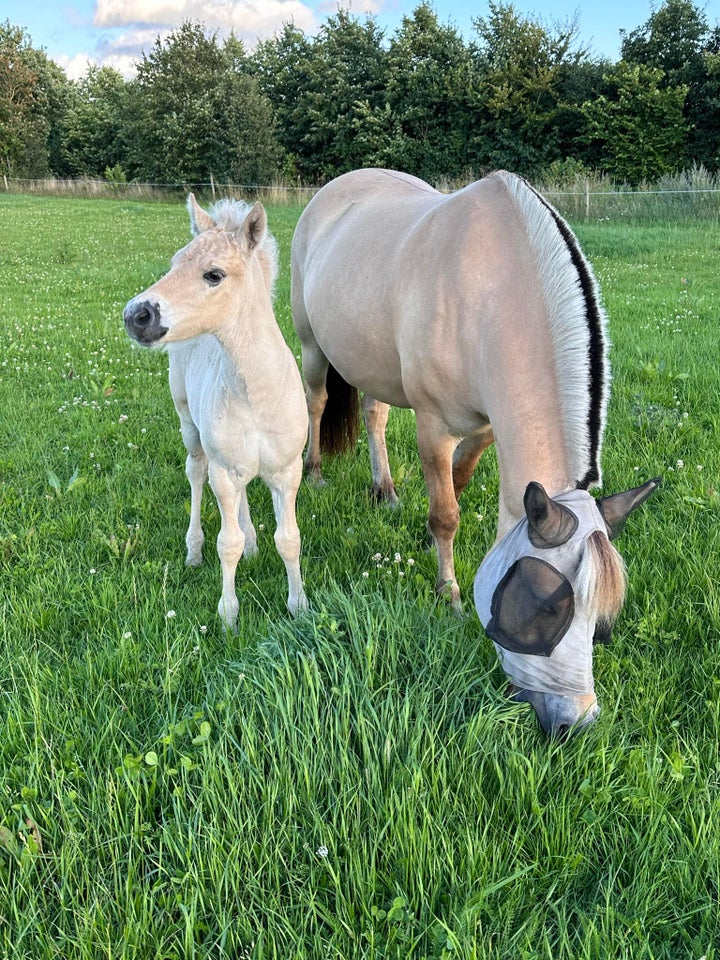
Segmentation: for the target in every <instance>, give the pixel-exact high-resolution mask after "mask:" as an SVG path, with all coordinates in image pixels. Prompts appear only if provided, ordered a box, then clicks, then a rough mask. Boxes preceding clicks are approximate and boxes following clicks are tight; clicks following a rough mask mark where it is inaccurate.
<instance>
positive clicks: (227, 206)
mask: <svg viewBox="0 0 720 960" xmlns="http://www.w3.org/2000/svg"><path fill="white" fill-rule="evenodd" d="M251 210H252V204H249V203H246V202H245V201H244V200H229V199H225V200H218V201H217V202H216V203H214V204H213V205H212V206H211V207H210V209H209V210H208V213H209V214H210V216H211V217H212V218H213V220H214V221H215V223H216V224H217V226H218V227H219V228H220V229H221V230H226V231H227V232H228V233H237V232H238V231H239V230H242V227H243V224H244V223H245V220H246V219H247V215H248V214H249V213H250V211H251ZM257 255H258V258H259V259H260V261H261V264H262V267H263V273H264V274H265V278H266V281H267V285H268V289H269V290H270V292H271V293H272V292H273V288H274V286H275V279H276V277H277V273H278V245H277V241H276V239H275V237H274V236H273V235H272V234H271V233H270V231H269V230H266V231H265V236H264V237H263V240H262V242H261V244H260V246H259V247H258V250H257Z"/></svg>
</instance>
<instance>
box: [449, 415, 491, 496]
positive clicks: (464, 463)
mask: <svg viewBox="0 0 720 960" xmlns="http://www.w3.org/2000/svg"><path fill="white" fill-rule="evenodd" d="M494 439H495V437H494V436H493V432H492V427H491V426H490V424H488V425H487V426H486V427H483V428H482V430H480V432H479V433H476V434H473V435H472V436H469V437H465V439H464V440H462V441H461V442H460V443H459V444H458V446H457V449H456V450H455V453H454V454H453V471H452V472H453V487H454V488H455V499H456V500H459V499H460V494H461V493H462V492H463V490H464V489H465V487H466V486H467V485H468V483H469V482H470V477H472V475H473V472H474V471H475V467H476V466H477V462H478V460H479V459H480V457H481V455H482V453H483V451H484V450H485V449H486V448H487V447H489V446H490V444H491V443H492V442H493V441H494Z"/></svg>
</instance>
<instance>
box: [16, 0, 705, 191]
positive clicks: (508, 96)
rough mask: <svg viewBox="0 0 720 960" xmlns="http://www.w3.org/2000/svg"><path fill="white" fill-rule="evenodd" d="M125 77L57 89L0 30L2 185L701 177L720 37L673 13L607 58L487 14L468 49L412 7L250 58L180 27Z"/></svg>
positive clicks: (347, 21)
mask: <svg viewBox="0 0 720 960" xmlns="http://www.w3.org/2000/svg"><path fill="white" fill-rule="evenodd" d="M136 67H137V72H136V75H135V76H133V77H132V78H131V79H126V78H124V77H123V76H122V75H121V74H120V73H119V72H118V71H116V70H114V69H112V68H110V67H107V66H103V67H98V66H90V67H89V68H88V69H87V71H86V73H85V75H84V76H83V77H82V78H81V79H80V80H77V81H71V80H69V79H68V78H67V76H66V74H65V73H64V71H63V70H62V69H61V68H60V67H59V66H58V65H57V64H55V63H54V62H53V61H52V60H50V59H49V58H48V57H47V55H46V54H45V52H44V51H43V50H42V49H36V48H35V47H34V46H33V44H32V40H31V38H30V37H29V35H28V34H27V32H26V31H25V29H24V28H22V27H20V26H17V25H14V24H11V23H10V22H9V21H6V22H5V23H0V167H2V171H3V173H4V174H5V175H6V176H12V177H19V178H42V177H46V176H55V177H59V178H76V177H77V178H79V177H90V178H105V179H109V180H115V181H123V182H124V181H139V182H146V183H207V182H209V181H210V179H211V177H214V178H215V180H216V181H220V182H223V181H224V182H232V183H239V184H267V183H271V182H274V181H278V180H283V181H285V182H288V181H289V182H294V183H298V182H299V183H305V184H311V185H318V184H321V183H323V182H325V181H327V180H329V179H330V178H332V177H334V176H337V175H338V174H340V173H343V172H345V171H347V170H350V169H354V168H356V167H362V166H385V167H392V168H398V169H403V170H406V171H408V172H410V173H414V174H416V175H417V176H420V177H422V178H424V179H426V180H429V181H431V182H438V181H442V180H444V181H447V180H469V179H473V178H474V177H477V176H480V175H482V174H483V173H485V172H487V171H488V170H490V169H493V168H498V167H505V168H507V169H511V170H514V171H517V172H519V173H521V174H523V175H525V176H527V177H530V178H539V177H543V176H544V177H548V176H554V178H555V180H556V181H557V180H558V179H562V178H563V177H568V176H571V175H576V174H578V173H579V172H582V171H590V170H592V171H597V172H602V173H604V174H606V175H608V176H610V177H611V178H613V179H614V180H615V181H616V182H620V183H627V184H629V185H633V186H635V185H638V184H640V183H652V182H655V181H656V180H657V179H658V178H660V177H661V176H663V175H664V174H667V173H673V172H675V171H678V170H681V169H687V168H689V167H692V166H696V165H698V166H699V165H702V166H704V167H705V168H707V169H708V170H709V171H710V172H717V171H718V169H719V168H720V25H718V23H715V24H714V25H712V24H710V23H709V21H708V19H707V17H706V16H705V14H704V12H703V11H702V9H700V8H699V7H698V6H696V5H695V4H694V3H692V0H664V2H663V3H662V4H661V5H660V6H659V7H657V8H656V9H655V10H654V11H653V12H652V14H651V15H650V17H649V18H648V20H647V21H646V22H645V23H643V24H641V25H639V26H638V27H637V28H636V29H635V30H632V31H630V32H628V33H625V32H622V31H621V59H620V60H619V61H617V62H611V61H610V60H608V59H606V58H598V57H595V56H593V55H591V54H590V53H589V51H588V50H587V49H586V48H584V47H583V46H582V45H581V44H580V42H579V39H578V35H577V24H576V22H575V21H570V22H568V23H565V24H555V25H552V26H547V25H544V24H543V23H542V22H540V21H538V20H535V19H533V18H530V17H525V16H523V15H521V14H520V13H518V11H517V10H516V9H515V8H514V7H513V6H512V4H510V3H502V2H494V0H490V3H489V7H488V14H487V16H485V17H477V18H476V19H475V20H474V21H473V36H472V38H471V39H470V40H469V41H466V40H465V39H464V38H463V37H462V35H461V34H460V32H459V31H458V30H457V29H456V28H455V27H454V26H452V25H450V24H446V23H441V22H440V21H439V20H438V17H437V15H436V14H435V12H434V10H433V7H432V6H431V5H430V4H429V3H427V2H421V3H420V4H419V5H418V6H417V7H416V8H415V10H414V11H413V13H412V14H411V15H408V16H406V17H404V18H403V21H402V24H401V26H400V27H399V28H398V29H397V30H396V31H395V32H394V33H393V34H392V35H391V36H390V37H387V36H386V34H385V32H384V31H383V30H382V29H381V28H380V27H379V25H378V23H377V21H376V19H375V18H374V17H372V16H366V17H363V18H358V17H356V16H353V15H351V14H350V13H349V12H347V11H344V10H339V11H338V12H337V13H336V14H335V15H333V16H331V17H329V18H328V19H327V20H326V22H325V23H324V24H323V26H322V27H321V29H320V31H319V32H318V33H317V35H314V36H307V35H306V34H305V33H303V32H302V31H301V30H299V29H298V28H296V27H295V26H294V25H293V24H290V23H287V24H285V25H284V26H283V27H282V29H281V30H280V31H279V32H278V33H277V34H276V35H275V36H274V37H272V38H271V39H269V40H266V41H264V42H261V43H259V44H258V45H257V46H256V47H255V48H254V49H253V50H252V51H250V52H248V50H246V48H245V46H244V44H243V43H242V42H241V41H240V40H239V39H238V38H237V37H236V36H235V35H233V34H231V35H230V36H229V37H227V38H225V39H220V38H219V37H218V35H217V33H216V32H212V31H208V30H207V29H206V28H205V26H204V24H203V23H202V22H199V21H190V20H189V21H186V22H184V23H183V24H182V25H181V26H180V27H179V28H178V29H177V30H176V31H174V32H173V33H171V34H170V35H169V36H167V37H166V38H164V39H160V38H158V39H157V40H156V41H155V43H154V45H153V47H152V48H151V49H150V50H149V51H148V52H143V53H142V54H141V56H140V59H139V60H138V62H137V64H136Z"/></svg>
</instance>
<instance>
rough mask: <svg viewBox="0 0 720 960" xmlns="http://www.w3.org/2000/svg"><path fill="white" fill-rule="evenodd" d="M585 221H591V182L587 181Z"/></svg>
mask: <svg viewBox="0 0 720 960" xmlns="http://www.w3.org/2000/svg"><path fill="white" fill-rule="evenodd" d="M585 219H586V220H589V219H590V181H589V180H586V181H585Z"/></svg>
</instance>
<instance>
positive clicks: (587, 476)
mask: <svg viewBox="0 0 720 960" xmlns="http://www.w3.org/2000/svg"><path fill="white" fill-rule="evenodd" d="M491 176H492V177H494V178H497V179H499V180H501V181H502V182H503V183H504V185H505V186H506V188H507V190H508V191H509V193H510V195H511V196H512V198H513V200H514V202H515V204H516V206H517V207H518V209H519V210H520V212H521V214H522V217H523V220H524V222H525V224H526V229H527V236H528V241H529V244H530V247H531V249H532V250H533V251H534V253H535V259H536V266H537V271H538V276H539V278H540V280H541V282H542V284H543V295H544V300H545V305H546V309H547V315H548V318H549V321H550V328H551V335H552V337H553V343H554V353H555V366H556V371H557V376H558V383H559V387H560V402H561V406H562V419H563V427H564V433H565V436H566V438H567V455H568V461H569V464H570V466H571V468H572V471H573V474H572V475H573V477H574V478H575V480H576V483H577V486H578V487H579V488H581V489H588V488H589V487H593V486H600V484H601V467H600V452H601V448H602V438H603V433H604V430H605V420H606V413H607V402H608V394H609V384H610V371H609V366H608V362H607V350H608V341H607V334H606V327H607V318H606V316H605V311H604V310H603V307H602V303H601V300H600V293H599V290H598V286H597V282H596V280H595V276H594V274H593V271H592V268H591V267H590V264H589V263H588V262H587V260H586V259H585V257H584V255H583V253H582V251H581V250H580V246H579V244H578V242H577V240H576V238H575V235H574V234H573V232H572V230H571V229H570V227H569V226H568V224H567V223H566V222H565V221H564V220H563V218H562V217H561V216H560V214H559V213H558V212H557V211H556V210H555V209H554V207H552V206H551V205H550V204H549V203H548V202H547V201H546V200H545V199H544V198H543V197H541V196H540V194H539V193H537V191H536V190H534V189H533V188H532V187H531V186H530V185H529V184H528V183H527V182H526V181H525V180H523V179H522V178H521V177H518V176H516V175H515V174H512V173H507V172H506V171H504V170H500V171H497V172H496V173H493V174H491Z"/></svg>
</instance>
